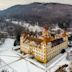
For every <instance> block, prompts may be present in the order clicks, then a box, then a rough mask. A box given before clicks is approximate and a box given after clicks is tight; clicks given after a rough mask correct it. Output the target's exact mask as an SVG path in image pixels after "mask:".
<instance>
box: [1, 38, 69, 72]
mask: <svg viewBox="0 0 72 72" xmlns="http://www.w3.org/2000/svg"><path fill="white" fill-rule="evenodd" d="M13 43H14V40H13V39H9V38H8V39H6V40H5V42H4V44H3V45H1V46H0V59H1V60H2V61H3V62H5V63H3V65H2V66H1V67H0V70H1V69H3V68H5V67H7V69H8V68H10V69H11V70H14V71H15V72H46V71H45V70H47V72H55V70H57V68H59V67H60V66H62V65H64V64H68V63H69V62H68V61H67V60H66V53H65V54H63V55H62V54H60V55H58V56H57V57H55V58H54V59H53V60H52V61H51V62H49V63H48V65H47V66H48V67H47V68H44V67H45V65H42V64H39V62H36V61H34V62H35V63H34V62H32V61H30V59H27V58H22V56H20V55H19V54H18V53H17V52H15V51H13V50H12V49H13ZM1 49H2V51H1ZM4 49H5V50H4ZM43 66H44V67H43ZM42 68H43V69H42ZM10 72H11V71H10Z"/></svg>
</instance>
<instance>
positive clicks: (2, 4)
mask: <svg viewBox="0 0 72 72" xmlns="http://www.w3.org/2000/svg"><path fill="white" fill-rule="evenodd" d="M33 2H47V3H49V2H56V3H63V4H71V5H72V0H0V10H3V9H6V8H8V7H10V6H13V5H17V4H29V3H33Z"/></svg>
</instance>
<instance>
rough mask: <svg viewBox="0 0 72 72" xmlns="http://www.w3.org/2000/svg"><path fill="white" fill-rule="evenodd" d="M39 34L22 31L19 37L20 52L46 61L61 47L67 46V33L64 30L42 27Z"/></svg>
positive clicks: (58, 51) (57, 52) (59, 50)
mask: <svg viewBox="0 0 72 72" xmlns="http://www.w3.org/2000/svg"><path fill="white" fill-rule="evenodd" d="M41 33H42V34H41V35H40V36H39V35H38V36H33V35H30V33H27V32H24V33H22V34H21V37H20V50H21V52H24V53H28V54H30V55H32V56H33V57H34V58H35V59H36V60H38V61H40V62H43V63H47V62H48V61H50V60H51V59H52V58H54V57H55V56H56V55H58V54H59V53H60V52H61V50H62V49H65V48H67V47H68V34H67V32H65V31H64V30H60V29H59V30H56V31H55V30H52V31H49V30H48V29H47V28H43V31H42V32H41Z"/></svg>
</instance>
